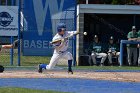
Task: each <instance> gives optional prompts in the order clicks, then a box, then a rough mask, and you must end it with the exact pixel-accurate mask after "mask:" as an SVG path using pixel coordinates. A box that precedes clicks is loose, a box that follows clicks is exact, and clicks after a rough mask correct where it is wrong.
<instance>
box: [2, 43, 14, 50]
mask: <svg viewBox="0 0 140 93" xmlns="http://www.w3.org/2000/svg"><path fill="white" fill-rule="evenodd" d="M2 48H5V49H10V48H13V45H12V44H10V45H2Z"/></svg>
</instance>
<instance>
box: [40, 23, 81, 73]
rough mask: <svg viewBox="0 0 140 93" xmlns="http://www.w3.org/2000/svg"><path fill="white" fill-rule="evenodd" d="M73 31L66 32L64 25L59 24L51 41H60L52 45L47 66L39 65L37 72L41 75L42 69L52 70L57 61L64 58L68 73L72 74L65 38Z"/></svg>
mask: <svg viewBox="0 0 140 93" xmlns="http://www.w3.org/2000/svg"><path fill="white" fill-rule="evenodd" d="M74 33H78V32H73V31H66V25H65V24H64V23H59V24H58V26H57V34H56V35H55V36H54V37H53V40H52V41H56V40H61V41H60V42H56V43H53V46H54V48H55V49H54V53H53V56H52V58H51V60H50V63H49V65H47V64H39V66H38V72H39V73H42V69H47V70H50V69H53V68H54V67H55V65H56V64H57V62H58V60H59V59H60V58H64V59H67V60H68V73H71V74H73V71H72V68H71V66H72V60H73V57H72V54H71V53H70V52H68V51H67V50H68V45H69V39H66V37H68V36H71V35H73V34H74Z"/></svg>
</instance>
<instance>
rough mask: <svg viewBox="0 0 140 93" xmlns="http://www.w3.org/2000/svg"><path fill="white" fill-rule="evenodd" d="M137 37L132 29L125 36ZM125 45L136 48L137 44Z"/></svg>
mask: <svg viewBox="0 0 140 93" xmlns="http://www.w3.org/2000/svg"><path fill="white" fill-rule="evenodd" d="M137 37H138V33H137V32H136V33H133V32H132V31H131V32H129V33H128V35H127V38H128V39H129V38H137ZM127 47H132V48H136V47H137V44H127Z"/></svg>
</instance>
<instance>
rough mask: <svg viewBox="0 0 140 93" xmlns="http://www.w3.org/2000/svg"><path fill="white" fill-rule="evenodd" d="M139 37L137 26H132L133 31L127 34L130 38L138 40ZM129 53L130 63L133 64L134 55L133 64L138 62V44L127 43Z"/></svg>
mask: <svg viewBox="0 0 140 93" xmlns="http://www.w3.org/2000/svg"><path fill="white" fill-rule="evenodd" d="M137 37H138V33H137V31H136V27H135V26H132V31H130V32H129V33H128V35H127V38H128V40H131V41H136V40H137ZM127 55H128V64H129V66H131V65H132V62H131V57H132V55H133V65H136V64H137V44H127Z"/></svg>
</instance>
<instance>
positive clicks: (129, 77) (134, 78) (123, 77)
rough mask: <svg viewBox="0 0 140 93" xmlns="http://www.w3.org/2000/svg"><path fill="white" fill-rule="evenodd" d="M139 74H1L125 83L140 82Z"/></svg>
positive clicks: (19, 72)
mask: <svg viewBox="0 0 140 93" xmlns="http://www.w3.org/2000/svg"><path fill="white" fill-rule="evenodd" d="M139 77H140V73H139V72H94V71H91V72H90V71H89V72H88V71H75V72H74V74H68V73H67V72H66V70H59V71H44V72H43V73H38V72H37V71H5V72H3V73H0V78H80V79H96V80H112V81H124V82H140V79H139Z"/></svg>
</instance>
